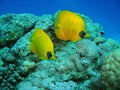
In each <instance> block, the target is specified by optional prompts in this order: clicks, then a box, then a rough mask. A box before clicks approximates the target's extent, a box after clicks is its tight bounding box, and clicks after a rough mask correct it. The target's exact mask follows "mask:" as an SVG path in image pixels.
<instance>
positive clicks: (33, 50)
mask: <svg viewBox="0 0 120 90" xmlns="http://www.w3.org/2000/svg"><path fill="white" fill-rule="evenodd" d="M30 50H31V51H32V52H33V53H35V54H36V50H35V48H34V45H33V43H32V42H31V43H30Z"/></svg>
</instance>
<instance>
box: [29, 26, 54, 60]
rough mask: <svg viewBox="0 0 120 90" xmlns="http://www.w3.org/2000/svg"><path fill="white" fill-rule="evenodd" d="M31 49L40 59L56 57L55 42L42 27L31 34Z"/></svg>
mask: <svg viewBox="0 0 120 90" xmlns="http://www.w3.org/2000/svg"><path fill="white" fill-rule="evenodd" d="M30 50H31V51H32V52H33V53H35V54H37V55H38V56H39V58H40V59H52V60H54V59H55V55H54V45H53V42H52V41H51V39H50V38H49V36H48V35H47V34H46V33H45V32H44V31H43V30H42V29H40V28H36V29H35V30H34V31H33V33H32V35H31V38H30Z"/></svg>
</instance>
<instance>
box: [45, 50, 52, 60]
mask: <svg viewBox="0 0 120 90" xmlns="http://www.w3.org/2000/svg"><path fill="white" fill-rule="evenodd" d="M46 54H47V57H48V59H50V58H51V57H52V53H51V52H50V51H48V52H47V53H46Z"/></svg>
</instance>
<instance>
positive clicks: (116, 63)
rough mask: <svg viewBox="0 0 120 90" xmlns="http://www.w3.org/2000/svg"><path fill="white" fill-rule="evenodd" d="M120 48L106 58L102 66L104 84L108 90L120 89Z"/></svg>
mask: <svg viewBox="0 0 120 90" xmlns="http://www.w3.org/2000/svg"><path fill="white" fill-rule="evenodd" d="M119 76H120V48H119V49H115V50H113V51H112V52H111V53H110V54H108V55H106V56H105V57H104V63H103V65H102V83H103V85H105V87H106V90H119V89H120V77H119Z"/></svg>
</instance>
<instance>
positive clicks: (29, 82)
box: [0, 13, 120, 90]
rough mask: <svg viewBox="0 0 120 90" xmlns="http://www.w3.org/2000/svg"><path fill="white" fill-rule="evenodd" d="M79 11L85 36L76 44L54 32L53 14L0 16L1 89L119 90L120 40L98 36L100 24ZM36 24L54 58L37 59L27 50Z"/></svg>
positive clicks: (100, 30)
mask: <svg viewBox="0 0 120 90" xmlns="http://www.w3.org/2000/svg"><path fill="white" fill-rule="evenodd" d="M78 14H79V13H78ZM80 15H81V16H82V18H83V20H84V21H85V26H86V30H87V31H88V33H89V34H90V37H89V38H88V39H82V40H80V41H78V42H69V41H62V40H59V39H58V38H57V37H56V36H55V33H54V28H53V24H54V16H53V15H42V16H41V17H38V16H35V15H32V14H6V15H2V16H0V90H106V89H108V90H112V89H113V88H115V89H116V90H117V89H120V87H119V86H118V84H119V77H118V76H119V69H120V68H119V65H120V64H119V61H120V55H119V53H120V44H119V43H118V42H117V41H115V40H113V39H110V38H109V39H107V38H105V37H103V34H104V31H103V28H102V27H101V25H100V24H98V23H93V22H92V20H91V19H90V18H89V17H87V16H86V15H83V14H80ZM35 27H40V28H42V29H43V30H44V31H45V32H46V33H47V34H48V35H49V37H50V38H51V39H52V41H53V44H54V47H55V48H54V49H55V57H56V60H41V61H40V60H39V57H38V56H37V55H35V54H34V53H32V52H31V51H30V47H29V44H30V36H31V33H32V32H33V31H34V28H35ZM11 38H12V39H11ZM108 77H109V78H108ZM111 83H112V86H113V88H112V87H111Z"/></svg>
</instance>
